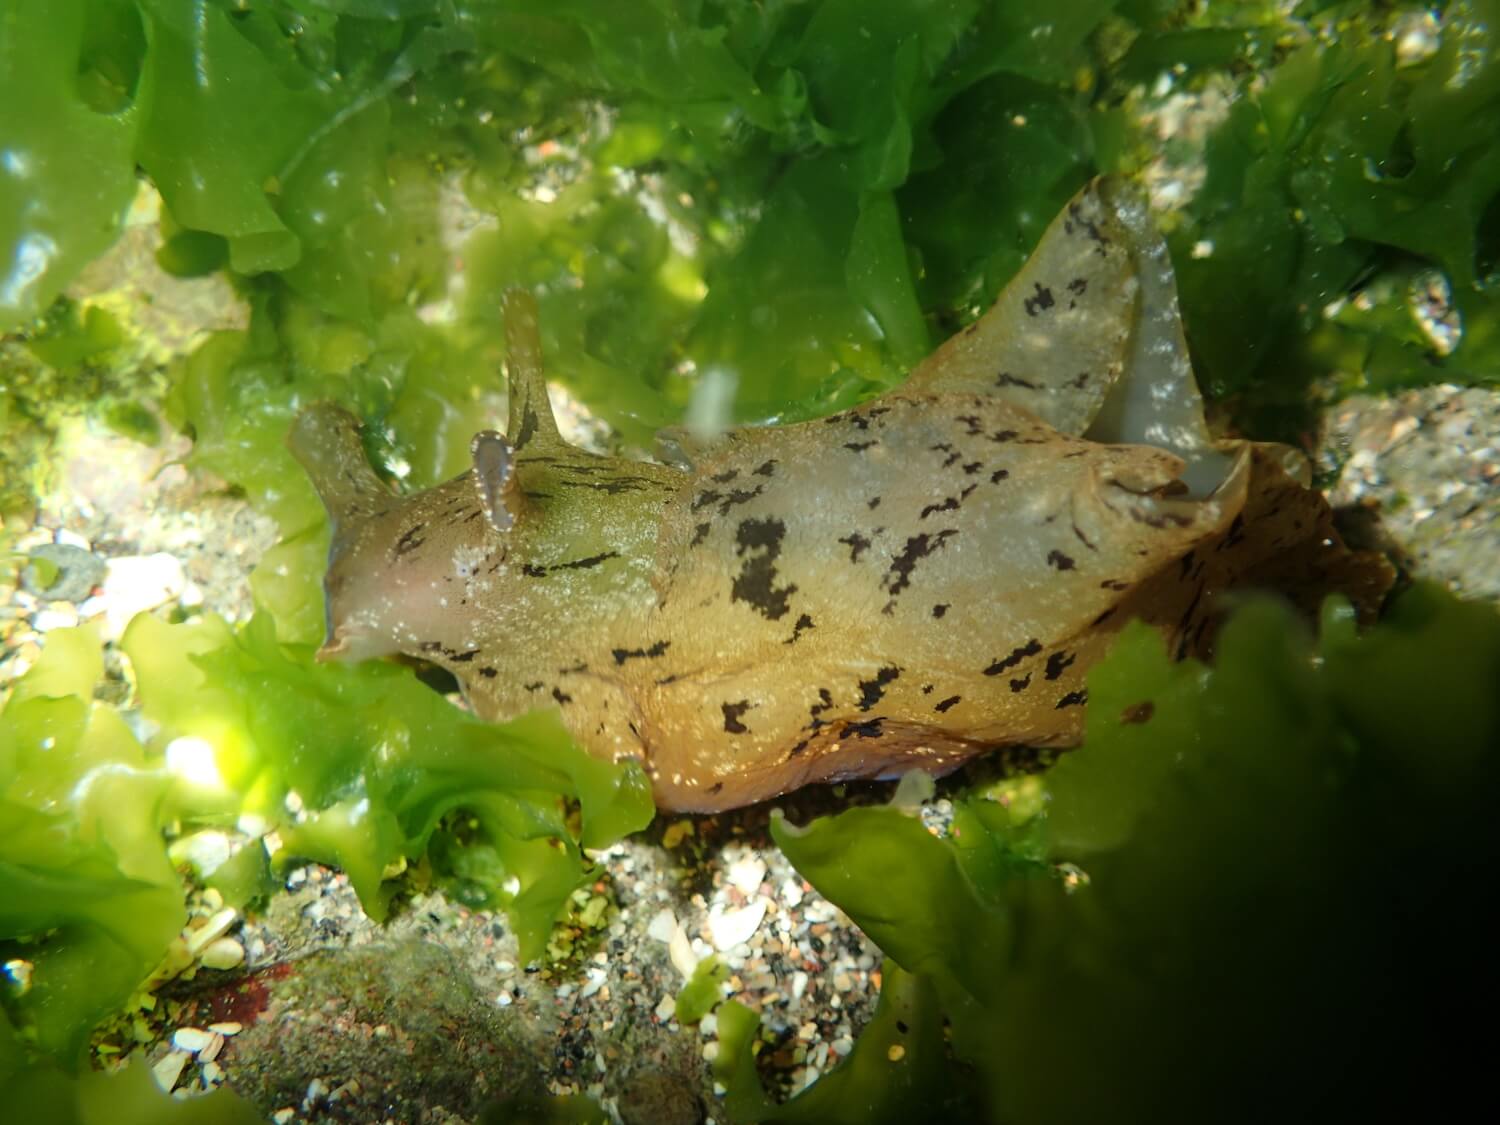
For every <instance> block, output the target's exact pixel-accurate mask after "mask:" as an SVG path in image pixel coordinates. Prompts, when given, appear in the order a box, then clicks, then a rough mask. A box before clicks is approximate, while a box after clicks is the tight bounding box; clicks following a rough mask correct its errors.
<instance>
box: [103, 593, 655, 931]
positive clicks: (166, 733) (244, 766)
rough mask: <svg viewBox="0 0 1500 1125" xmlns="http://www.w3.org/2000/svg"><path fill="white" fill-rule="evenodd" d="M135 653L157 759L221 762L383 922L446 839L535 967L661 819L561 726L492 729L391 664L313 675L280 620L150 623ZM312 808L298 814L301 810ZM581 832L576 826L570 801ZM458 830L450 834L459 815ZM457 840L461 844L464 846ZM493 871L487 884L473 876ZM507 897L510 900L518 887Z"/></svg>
mask: <svg viewBox="0 0 1500 1125" xmlns="http://www.w3.org/2000/svg"><path fill="white" fill-rule="evenodd" d="M121 645H122V647H123V648H124V650H125V651H126V653H127V654H128V655H129V656H130V658H131V663H132V665H133V666H134V668H135V671H136V676H137V680H138V684H139V691H140V700H141V708H142V712H143V713H144V714H145V715H146V716H147V717H148V718H150V719H151V720H152V721H153V722H154V723H156V724H157V725H158V728H159V730H158V733H157V734H156V736H155V737H154V738H153V739H152V742H151V745H152V747H153V748H154V747H166V746H168V745H170V744H171V743H172V742H173V741H175V740H178V739H193V740H197V741H198V742H199V743H200V744H202V745H204V746H207V747H208V748H210V749H211V752H212V756H213V763H214V768H215V769H216V771H217V772H218V774H219V775H220V776H221V777H222V779H223V782H224V785H225V788H226V790H227V791H228V792H230V793H233V794H236V795H238V797H237V800H238V802H239V805H238V809H237V811H239V812H252V813H256V814H258V815H260V816H262V817H264V818H266V819H267V820H268V821H270V822H271V823H274V824H277V825H279V832H280V836H281V839H282V843H283V847H284V849H285V852H286V854H287V855H288V856H301V857H304V858H308V859H315V860H319V861H322V862H325V863H331V864H334V865H336V866H338V867H340V868H341V869H343V870H344V871H345V872H346V873H347V874H348V875H349V879H350V882H351V884H352V885H353V887H354V889H355V890H356V891H357V892H358V893H359V896H360V900H361V903H362V905H363V906H364V907H365V909H366V911H367V912H369V913H370V914H371V915H372V916H373V917H375V918H383V917H384V916H385V915H386V913H387V911H388V909H389V902H390V898H391V895H392V894H393V893H394V892H395V890H396V884H393V883H391V882H390V881H389V879H388V877H387V876H388V873H390V872H392V871H396V870H399V869H400V868H401V867H402V866H404V864H405V863H406V862H407V861H409V860H411V861H414V860H416V859H418V858H420V857H421V856H422V855H423V854H424V852H425V851H426V849H427V846H428V844H429V843H430V842H431V841H432V840H433V837H434V834H436V833H441V834H443V835H444V836H445V837H449V836H452V838H451V839H446V840H445V844H444V848H443V850H442V852H441V854H442V855H444V856H446V857H447V860H448V866H449V871H448V872H447V873H448V874H450V875H451V876H452V877H453V878H455V879H456V880H458V883H459V886H458V887H457V892H458V894H459V897H460V898H461V899H463V900H464V901H466V902H468V903H469V904H470V905H474V906H481V905H488V906H503V907H504V908H505V909H506V911H507V912H508V914H509V916H510V919H511V924H512V925H513V926H514V927H515V929H516V932H517V936H518V938H519V940H520V943H521V955H522V956H523V957H524V958H527V959H530V958H533V957H535V956H537V955H538V954H539V953H540V951H541V949H542V947H543V945H545V942H546V937H547V934H548V932H549V931H550V930H551V927H552V923H553V921H554V920H555V919H556V918H557V917H558V915H559V914H560V913H561V911H562V910H563V908H564V906H565V904H566V901H567V898H568V896H569V895H570V894H571V893H572V891H573V890H574V889H575V888H576V887H577V886H578V885H579V883H580V882H581V881H582V879H583V878H584V877H585V875H586V874H587V873H588V872H590V871H591V870H592V867H591V864H590V863H589V862H588V861H587V860H586V858H585V857H584V855H583V852H582V849H583V848H600V847H605V846H607V845H608V844H610V843H613V842H614V841H615V840H617V839H619V838H620V837H621V836H623V835H625V834H626V833H628V832H633V831H635V830H637V829H639V828H643V827H644V826H645V825H646V824H647V823H648V822H649V821H650V819H651V816H652V813H653V809H652V806H651V801H650V796H649V788H648V786H647V783H646V780H645V777H644V775H643V774H642V773H641V772H640V769H639V767H636V766H634V765H627V766H621V767H616V766H612V765H609V764H608V763H603V762H599V761H596V760H595V759H593V758H590V757H589V756H588V755H586V754H584V753H583V751H581V750H579V749H578V748H576V747H575V746H573V744H572V743H571V741H570V740H569V739H568V737H567V735H566V733H565V732H564V730H563V728H562V725H561V722H560V721H559V720H558V718H557V716H556V715H555V714H554V713H551V712H537V713H534V714H531V715H528V716H525V717H523V718H521V719H518V720H516V721H514V722H511V723H506V724H493V723H485V722H481V721H480V720H478V719H475V718H474V717H472V716H471V715H468V714H467V713H465V712H463V711H460V710H459V709H457V708H456V707H454V706H453V705H452V704H450V703H449V702H448V701H447V700H445V699H443V698H442V697H441V696H440V695H438V694H436V693H435V692H433V691H432V690H431V689H429V688H428V687H426V686H425V685H423V684H421V683H420V682H418V680H417V679H416V678H415V676H413V674H412V672H411V670H410V669H407V668H402V667H399V666H396V665H390V664H378V663H369V664H363V665H358V666H348V665H340V664H317V663H315V662H314V660H313V654H312V650H311V648H310V647H304V646H290V645H283V644H281V643H279V642H278V640H277V637H276V633H275V629H274V626H273V625H272V622H271V619H270V618H269V617H268V616H265V615H260V616H257V617H256V618H254V619H252V620H251V622H250V623H249V624H248V625H247V626H246V627H245V628H244V629H242V630H240V631H238V632H235V631H232V630H230V629H229V628H228V627H227V626H225V625H224V624H223V623H222V622H220V621H217V620H216V619H212V618H210V619H206V620H204V621H202V622H198V623H193V624H183V625H169V624H166V623H164V622H162V621H160V620H159V619H157V618H154V617H151V616H145V615H143V616H140V617H137V618H136V619H135V620H134V621H133V622H132V623H131V626H130V628H129V630H128V631H127V633H126V635H125V637H124V639H123V641H122V642H121ZM289 798H290V800H291V802H292V807H293V808H296V809H299V810H300V811H299V812H297V813H296V815H294V816H290V817H289V816H288V815H287V808H288V800H289ZM575 800H576V801H577V803H578V807H579V814H580V817H581V827H579V828H577V829H576V830H575V829H574V828H573V827H570V823H569V818H568V809H567V804H566V803H567V802H568V801H575ZM453 817H456V818H458V819H457V820H456V821H453V823H451V824H450V823H449V820H450V818H453ZM454 834H456V835H454ZM476 870H478V871H482V872H483V876H482V878H481V877H480V876H478V875H476ZM507 888H508V889H507Z"/></svg>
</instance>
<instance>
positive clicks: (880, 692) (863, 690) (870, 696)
mask: <svg viewBox="0 0 1500 1125" xmlns="http://www.w3.org/2000/svg"><path fill="white" fill-rule="evenodd" d="M900 675H901V669H900V668H892V667H886V668H882V669H880V671H878V672H876V673H875V678H874V679H873V680H860V681H859V709H860V710H861V711H868V710H869V709H870V708H871V707H874V706H875V704H877V703H879V702H880V700H881V698H882V697H883V696H884V695H885V689H886V687H887V686H889V685H890V684H892V683H894V682H895V681H896V680H897V679H898V678H899V677H900Z"/></svg>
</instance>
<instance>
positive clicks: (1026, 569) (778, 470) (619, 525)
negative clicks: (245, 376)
mask: <svg viewBox="0 0 1500 1125" xmlns="http://www.w3.org/2000/svg"><path fill="white" fill-rule="evenodd" d="M536 315H537V314H536V306H535V304H534V302H533V301H532V300H531V298H530V297H529V296H527V295H525V294H522V293H519V292H513V293H511V294H510V295H509V296H508V297H507V299H506V304H505V322H506V325H505V326H506V337H507V366H508V368H509V379H510V390H511V397H510V408H509V415H510V416H509V427H508V434H507V436H501V435H500V434H498V433H494V432H490V431H487V432H484V433H481V434H479V435H478V436H476V437H475V438H474V441H473V446H472V451H473V467H472V468H471V469H470V470H469V471H467V472H465V473H463V474H462V475H461V476H458V477H456V478H454V479H453V480H450V481H447V482H446V483H444V484H440V485H438V486H437V487H435V488H431V489H428V490H426V491H424V492H419V493H416V494H414V495H409V496H399V495H396V494H394V493H393V492H392V490H391V489H390V488H389V487H387V485H386V484H385V483H383V482H382V481H381V479H380V478H379V477H377V476H376V474H375V473H374V471H373V470H372V469H371V467H370V465H369V463H368V462H367V460H366V458H365V455H364V452H363V448H362V446H361V442H360V439H359V432H358V423H357V422H356V420H355V419H354V418H353V417H351V416H350V415H349V414H348V413H346V412H345V411H344V410H342V409H340V408H339V407H337V406H334V405H331V404H323V405H318V406H313V407H311V408H309V409H308V410H306V411H304V412H303V413H302V414H301V415H300V416H299V417H298V419H297V421H296V423H295V425H294V428H293V432H292V434H291V439H290V440H291V444H292V448H293V450H294V452H295V453H296V455H297V457H298V459H299V460H300V461H301V462H302V464H303V465H304V466H305V467H306V469H307V472H308V473H309V475H310V476H311V478H312V480H313V483H314V484H315V485H316V487H317V490H318V492H319V494H320V495H321V497H322V499H323V502H324V504H325V506H326V507H327V509H328V515H329V518H330V520H331V521H332V524H333V546H332V550H331V553H330V558H329V565H328V574H327V578H326V584H325V589H326V593H327V606H328V638H327V643H326V644H325V645H324V646H323V649H322V650H321V653H320V655H321V656H322V657H324V658H327V659H345V660H361V659H365V658H369V657H376V656H381V655H390V654H397V653H402V654H406V655H408V656H412V657H418V658H421V659H423V660H427V661H431V662H432V663H434V664H437V665H441V666H442V667H444V668H447V669H448V670H450V671H451V672H452V673H453V675H454V676H456V677H457V679H458V681H459V682H460V683H461V684H462V685H463V688H464V691H465V692H466V693H467V696H468V699H469V701H470V703H471V705H472V706H473V708H474V710H475V711H476V712H477V713H478V714H479V715H481V716H483V717H485V718H490V719H502V718H506V717H510V716H514V715H517V714H520V713H522V712H524V711H526V710H528V709H530V708H534V707H540V706H556V707H558V708H560V709H561V712H562V715H563V718H564V720H565V722H566V724H567V726H568V728H569V729H570V730H571V731H572V733H573V735H574V736H575V737H576V738H577V740H578V741H579V742H580V743H581V744H582V745H583V746H585V747H587V748H588V749H589V750H590V751H591V752H592V753H594V754H596V755H599V756H601V757H604V758H609V759H621V758H636V759H638V760H639V761H640V762H641V763H642V765H643V766H644V768H645V769H646V771H647V772H648V774H649V775H650V777H651V779H652V784H653V787H654V791H655V798H656V801H657V804H658V806H659V807H661V808H663V809H671V810H686V811H693V810H696V811H711V810H718V809H725V808H732V807H735V806H738V805H744V804H748V803H750V802H753V801H758V800H761V799H764V798H767V797H772V796H775V795H776V794H779V793H784V792H786V791H788V790H790V789H794V788H796V787H798V786H801V785H805V784H807V783H809V782H814V781H832V780H841V779H850V778H861V777H888V776H893V775H896V774H899V773H901V772H902V771H905V770H907V769H911V768H914V767H920V768H923V769H926V770H928V771H931V772H934V773H941V772H943V771H946V770H950V769H952V768H954V767H955V766H956V765H958V764H959V763H961V762H962V761H964V760H965V759H966V758H968V757H970V756H972V755H974V754H977V753H980V752H982V751H985V750H988V749H991V748H994V747H997V746H1007V745H1032V746H1048V747H1061V746H1068V745H1072V744H1075V743H1077V741H1078V740H1079V738H1080V735H1081V733H1082V729H1083V713H1084V706H1083V704H1084V702H1085V699H1086V697H1087V692H1086V690H1085V674H1086V673H1087V672H1088V670H1089V668H1090V667H1091V666H1092V665H1093V664H1094V663H1095V661H1097V660H1098V659H1099V658H1100V656H1101V655H1102V654H1103V653H1104V651H1105V650H1106V648H1107V647H1108V645H1109V643H1110V639H1111V637H1112V636H1113V635H1114V634H1115V633H1116V631H1117V630H1119V629H1120V628H1121V627H1122V626H1123V625H1124V624H1125V623H1126V622H1127V621H1129V620H1131V619H1132V618H1141V619H1144V620H1145V621H1147V622H1150V623H1152V624H1154V625H1156V626H1158V627H1160V629H1161V630H1162V631H1163V633H1164V634H1165V635H1166V636H1167V638H1168V640H1169V643H1170V644H1171V645H1172V646H1173V649H1174V651H1175V652H1176V653H1177V654H1178V655H1179V656H1180V655H1183V654H1186V653H1190V652H1199V651H1202V650H1203V649H1204V648H1205V646H1206V645H1207V643H1208V641H1209V640H1210V638H1211V633H1212V622H1213V620H1214V613H1215V600H1216V597H1217V595H1218V594H1219V593H1220V592H1221V591H1223V590H1225V589H1226V588H1228V587H1230V586H1243V585H1247V584H1249V585H1270V586H1275V587H1277V588H1280V589H1282V590H1283V591H1286V592H1288V593H1290V594H1292V595H1293V596H1298V595H1302V596H1304V597H1305V598H1315V597H1316V596H1318V595H1319V594H1320V593H1322V592H1325V591H1327V590H1330V589H1342V590H1344V591H1345V592H1347V593H1348V594H1350V595H1351V596H1352V597H1353V598H1354V600H1355V602H1356V604H1357V605H1359V606H1360V607H1361V608H1362V609H1363V610H1365V611H1373V609H1374V607H1375V606H1376V605H1378V602H1379V599H1380V597H1381V595H1382V594H1383V593H1384V591H1385V589H1386V588H1387V587H1388V586H1389V583H1390V570H1389V568H1388V566H1387V565H1386V564H1385V562H1384V561H1383V560H1381V559H1379V558H1377V557H1373V556H1369V555H1363V554H1359V553H1355V552H1351V551H1349V550H1348V549H1347V548H1345V547H1344V545H1343V544H1342V543H1341V542H1340V541H1339V539H1338V538H1337V536H1336V535H1335V534H1334V532H1333V530H1332V528H1331V524H1330V513H1329V510H1328V508H1327V505H1326V504H1325V503H1324V501H1323V499H1322V497H1321V496H1320V495H1319V494H1318V493H1316V492H1314V491H1311V490H1310V489H1309V488H1308V487H1307V466H1306V463H1305V461H1304V459H1303V458H1302V457H1301V456H1300V455H1299V454H1298V453H1296V452H1295V451H1294V450H1291V449H1289V448H1286V447H1283V446H1275V445H1265V444H1257V443H1252V442H1246V441H1230V440H1221V441H1215V440H1213V439H1211V438H1210V437H1209V435H1208V431H1207V428H1206V426H1205V424H1204V418H1203V408H1202V402H1201V399H1200V397H1199V393H1198V388H1197V386H1196V384H1195V382H1194V379H1193V373H1192V369H1191V367H1190V366H1189V363H1188V357H1187V351H1186V348H1185V346H1184V341H1183V336H1182V329H1181V323H1180V320H1179V316H1178V310H1177V299H1176V292H1175V284H1174V280H1173V274H1172V267H1171V263H1170V261H1169V259H1168V257H1167V251H1166V246H1165V243H1164V242H1163V241H1162V239H1161V237H1160V235H1159V234H1158V233H1157V232H1156V230H1155V228H1154V227H1153V225H1152V223H1151V221H1150V218H1149V216H1148V214H1147V212H1146V209H1145V206H1144V203H1143V202H1142V201H1141V200H1140V199H1139V197H1138V196H1137V195H1136V194H1135V193H1134V192H1133V191H1132V190H1131V189H1129V188H1127V187H1125V186H1123V185H1121V184H1119V183H1117V182H1114V181H1110V180H1103V181H1096V182H1094V183H1092V184H1090V185H1089V186H1087V187H1086V188H1085V189H1084V190H1083V191H1082V192H1080V193H1079V194H1078V196H1077V197H1076V198H1074V199H1073V200H1072V201H1071V202H1070V203H1069V204H1068V205H1067V207H1066V209H1065V210H1064V211H1063V213H1062V214H1061V215H1059V216H1058V218H1057V219H1056V220H1055V221H1054V222H1053V223H1052V225H1051V226H1050V227H1049V228H1048V230H1047V232H1046V234H1045V235H1044V237H1043V238H1042V241H1041V244H1040V246H1039V247H1038V248H1037V250H1036V253H1035V254H1034V255H1033V257H1032V258H1031V260H1030V261H1029V262H1028V263H1027V264H1026V266H1025V267H1024V268H1023V269H1022V271H1021V272H1020V274H1019V275H1018V276H1017V277H1016V278H1015V279H1014V280H1013V281H1012V282H1011V283H1010V285H1009V286H1008V287H1007V288H1006V289H1005V291H1004V292H1003V293H1002V294H1001V295H1000V298H999V300H998V301H997V302H996V303H995V305H994V307H993V308H992V309H991V310H990V311H989V312H988V313H987V314H986V315H985V316H983V317H982V318H981V319H980V320H979V321H977V322H976V323H974V324H972V325H970V326H969V327H968V328H966V329H964V330H963V331H962V332H960V333H959V334H958V335H956V336H954V337H953V338H952V339H950V340H949V341H948V342H947V343H945V344H944V345H943V346H942V347H940V348H938V350H937V351H936V352H934V353H933V355H932V356H930V357H929V358H928V359H927V360H926V361H924V362H923V363H922V364H921V365H920V366H919V367H918V368H917V369H916V370H915V371H914V372H912V374H911V376H910V377H909V378H908V379H907V381H906V382H905V384H904V385H903V386H901V387H900V388H899V389H897V390H894V391H891V392H889V393H887V394H885V395H882V396H881V397H880V398H877V399H874V400H872V401H870V402H867V403H865V404H863V405H861V406H858V407H856V408H854V409H852V410H847V411H844V412H843V413H840V414H835V415H832V416H831V417H827V418H822V419H819V420H817V421H812V422H806V423H801V424H798V425H789V426H778V427H766V428H750V429H740V430H734V431H731V432H730V433H728V434H726V435H725V436H724V437H723V439H722V440H720V441H717V442H714V443H710V444H708V445H707V446H706V447H705V448H701V449H696V450H693V451H692V452H691V454H683V453H682V452H681V450H680V449H679V450H677V456H676V457H674V458H673V460H674V462H675V463H673V464H662V463H650V462H640V461H628V460H623V459H620V458H616V457H604V456H597V455H594V454H591V453H586V452H583V451H581V450H578V449H575V448H573V447H571V446H569V445H567V444H566V443H564V442H563V440H562V439H561V438H560V437H559V435H558V431H557V426H556V423H555V422H554V420H553V416H552V413H551V409H550V407H549V405H548V401H547V397H546V388H545V385H544V383H543V377H542V369H541V355H540V346H539V343H538V334H537V325H536Z"/></svg>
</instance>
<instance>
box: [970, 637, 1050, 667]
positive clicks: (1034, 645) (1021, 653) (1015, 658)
mask: <svg viewBox="0 0 1500 1125" xmlns="http://www.w3.org/2000/svg"><path fill="white" fill-rule="evenodd" d="M1041 651H1042V642H1041V641H1039V640H1037V639H1036V638H1035V637H1032V638H1031V640H1029V641H1027V642H1026V643H1025V644H1024V645H1020V646H1019V647H1017V648H1015V649H1013V650H1011V654H1010V655H1009V656H1007V657H1004V658H1002V659H1000V660H997V661H995V662H994V663H993V664H991V665H990V666H989V667H988V668H986V669H985V670H984V674H985V675H986V676H998V675H999V674H1000V673H1001V672H1005V671H1009V670H1010V669H1011V668H1014V667H1015V666H1016V665H1017V664H1019V663H1021V661H1023V660H1025V659H1026V658H1027V657H1028V656H1035V655H1036V654H1037V653H1039V652H1041Z"/></svg>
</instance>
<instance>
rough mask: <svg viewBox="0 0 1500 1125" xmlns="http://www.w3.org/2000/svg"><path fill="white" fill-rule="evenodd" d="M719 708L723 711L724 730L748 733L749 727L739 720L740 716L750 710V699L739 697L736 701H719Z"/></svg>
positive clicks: (731, 732) (729, 732) (733, 732)
mask: <svg viewBox="0 0 1500 1125" xmlns="http://www.w3.org/2000/svg"><path fill="white" fill-rule="evenodd" d="M719 708H720V709H721V710H722V711H723V712H724V730H725V732H726V733H728V734H749V733H750V728H749V727H747V726H746V725H745V724H744V723H742V722H740V717H741V716H742V715H744V713H745V712H746V711H748V710H750V701H749V700H748V699H741V700H740V701H739V702H738V703H721V704H719Z"/></svg>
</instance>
